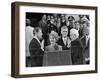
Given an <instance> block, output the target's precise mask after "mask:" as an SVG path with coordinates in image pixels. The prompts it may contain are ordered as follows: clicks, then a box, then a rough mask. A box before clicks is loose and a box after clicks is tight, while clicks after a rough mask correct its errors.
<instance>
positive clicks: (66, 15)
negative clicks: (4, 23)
mask: <svg viewBox="0 0 100 80" xmlns="http://www.w3.org/2000/svg"><path fill="white" fill-rule="evenodd" d="M12 73H13V74H12V75H13V76H15V77H36V76H37V77H38V76H55V75H67V74H68V75H69V74H83V73H97V7H95V6H78V5H57V4H42V3H41V4H39V3H24V2H15V3H13V4H12Z"/></svg>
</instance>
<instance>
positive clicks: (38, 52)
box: [29, 38, 44, 66]
mask: <svg viewBox="0 0 100 80" xmlns="http://www.w3.org/2000/svg"><path fill="white" fill-rule="evenodd" d="M29 51H30V56H31V66H42V63H43V55H44V51H43V50H42V49H41V46H40V44H39V42H38V41H37V40H36V39H35V38H33V39H32V40H31V42H30V45H29Z"/></svg>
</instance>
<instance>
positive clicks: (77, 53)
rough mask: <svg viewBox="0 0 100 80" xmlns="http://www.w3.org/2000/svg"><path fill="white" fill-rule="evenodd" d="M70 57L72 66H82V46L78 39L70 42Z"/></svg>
mask: <svg viewBox="0 0 100 80" xmlns="http://www.w3.org/2000/svg"><path fill="white" fill-rule="evenodd" d="M71 56H72V64H73V65H78V64H83V63H84V60H83V46H82V43H81V41H80V40H79V39H76V40H75V41H72V42H71Z"/></svg>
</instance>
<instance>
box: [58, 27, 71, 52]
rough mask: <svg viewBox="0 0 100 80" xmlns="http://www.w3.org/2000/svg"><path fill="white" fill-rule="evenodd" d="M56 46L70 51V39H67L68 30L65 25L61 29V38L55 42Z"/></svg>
mask: <svg viewBox="0 0 100 80" xmlns="http://www.w3.org/2000/svg"><path fill="white" fill-rule="evenodd" d="M57 43H58V45H61V46H62V50H69V49H70V43H71V41H70V38H69V37H68V28H67V26H66V25H63V26H62V27H61V38H59V40H58V41H57Z"/></svg>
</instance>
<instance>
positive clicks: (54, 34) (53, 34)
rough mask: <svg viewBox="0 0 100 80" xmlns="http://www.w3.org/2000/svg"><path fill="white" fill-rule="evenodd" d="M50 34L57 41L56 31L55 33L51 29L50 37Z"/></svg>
mask: <svg viewBox="0 0 100 80" xmlns="http://www.w3.org/2000/svg"><path fill="white" fill-rule="evenodd" d="M50 36H53V37H54V38H55V39H56V41H57V40H58V38H59V36H58V33H56V32H55V31H51V33H50V34H49V37H50Z"/></svg>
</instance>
